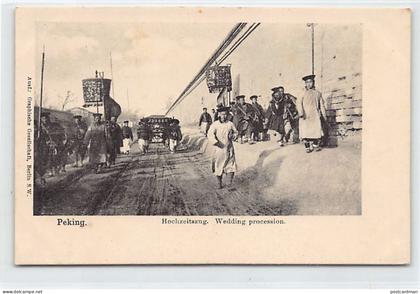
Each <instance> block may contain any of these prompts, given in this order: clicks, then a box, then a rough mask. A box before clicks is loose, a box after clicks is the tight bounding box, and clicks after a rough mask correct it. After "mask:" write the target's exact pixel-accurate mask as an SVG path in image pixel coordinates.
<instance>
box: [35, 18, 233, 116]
mask: <svg viewBox="0 0 420 294" xmlns="http://www.w3.org/2000/svg"><path fill="white" fill-rule="evenodd" d="M233 26H234V24H233V23H232V24H223V23H219V24H202V23H201V24H198V23H197V24H184V23H136V24H133V23H131V24H130V23H127V24H121V23H113V24H105V23H101V24H98V23H84V24H83V23H40V24H38V26H37V47H36V50H37V54H36V56H39V61H37V63H36V64H37V69H36V72H37V79H38V80H39V76H40V74H39V72H40V68H41V53H42V46H43V44H45V47H46V63H45V73H44V93H45V95H44V101H45V104H44V105H45V106H47V107H48V106H49V107H54V108H58V109H60V108H61V106H60V105H61V103H62V102H61V101H62V99H63V98H60V96H61V97H65V95H66V92H67V91H68V90H69V91H71V92H72V93H73V94H74V97H75V98H76V99H75V100H74V101H73V102H72V103H71V104H70V105H68V106H67V108H70V107H74V106H81V105H82V104H83V99H82V97H83V94H82V79H85V78H91V77H94V73H95V70H98V71H104V72H105V77H107V78H110V77H111V69H110V52H112V61H113V64H112V66H113V83H114V93H115V97H113V98H114V99H115V100H116V101H117V102H118V103H119V104H120V105H121V106H122V109H123V112H124V110H125V109H127V106H128V101H127V98H126V96H127V89H128V94H129V106H130V109H131V111H135V112H138V113H141V114H143V115H150V114H161V113H164V111H165V110H166V107H167V104H168V100H169V99H172V100H174V99H175V98H177V97H178V95H179V94H180V93H181V91H182V90H183V89H184V88H185V86H186V85H187V84H188V83H189V82H190V81H191V79H192V78H193V76H194V75H195V74H196V73H197V72H198V71H199V69H200V68H201V66H202V65H203V64H204V63H205V62H206V61H207V58H208V57H209V56H210V55H211V54H212V53H213V52H214V50H215V49H216V47H217V46H218V45H219V44H220V43H221V41H222V40H223V39H224V38H225V36H226V35H227V34H228V32H229V31H230V30H231V28H232V27H233ZM38 85H39V84H38ZM36 90H37V92H39V89H36ZM111 96H112V91H111Z"/></svg>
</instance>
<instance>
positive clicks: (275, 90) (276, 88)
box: [271, 86, 284, 92]
mask: <svg viewBox="0 0 420 294" xmlns="http://www.w3.org/2000/svg"><path fill="white" fill-rule="evenodd" d="M280 89H283V90H284V87H283V86H277V87H274V88H271V91H273V92H277V91H278V90H280Z"/></svg>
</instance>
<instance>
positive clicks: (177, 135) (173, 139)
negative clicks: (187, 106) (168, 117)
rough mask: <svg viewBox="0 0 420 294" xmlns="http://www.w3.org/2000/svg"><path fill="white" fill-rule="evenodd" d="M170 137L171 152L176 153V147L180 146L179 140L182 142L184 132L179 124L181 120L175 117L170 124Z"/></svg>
mask: <svg viewBox="0 0 420 294" xmlns="http://www.w3.org/2000/svg"><path fill="white" fill-rule="evenodd" d="M168 138H169V151H170V152H171V153H175V152H176V148H177V147H178V145H179V142H181V139H182V132H181V127H180V126H179V120H177V119H174V120H173V121H172V122H171V124H170V125H169V132H168Z"/></svg>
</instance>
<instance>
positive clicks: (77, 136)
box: [72, 115, 87, 167]
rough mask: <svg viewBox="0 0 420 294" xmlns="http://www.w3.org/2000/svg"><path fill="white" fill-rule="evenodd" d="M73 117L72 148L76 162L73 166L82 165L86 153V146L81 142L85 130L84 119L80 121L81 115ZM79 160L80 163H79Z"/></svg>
mask: <svg viewBox="0 0 420 294" xmlns="http://www.w3.org/2000/svg"><path fill="white" fill-rule="evenodd" d="M73 118H74V125H73V144H72V150H73V152H74V156H75V159H76V163H75V164H74V166H75V167H79V166H80V167H81V166H83V159H84V158H85V154H86V146H85V145H84V144H83V139H84V137H85V134H86V131H87V125H86V123H85V122H84V121H82V116H81V115H75V116H73ZM79 161H80V165H79Z"/></svg>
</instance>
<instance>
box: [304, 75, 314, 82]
mask: <svg viewBox="0 0 420 294" xmlns="http://www.w3.org/2000/svg"><path fill="white" fill-rule="evenodd" d="M302 80H304V81H307V80H312V81H313V80H315V75H307V76H304V77H303V78H302Z"/></svg>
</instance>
